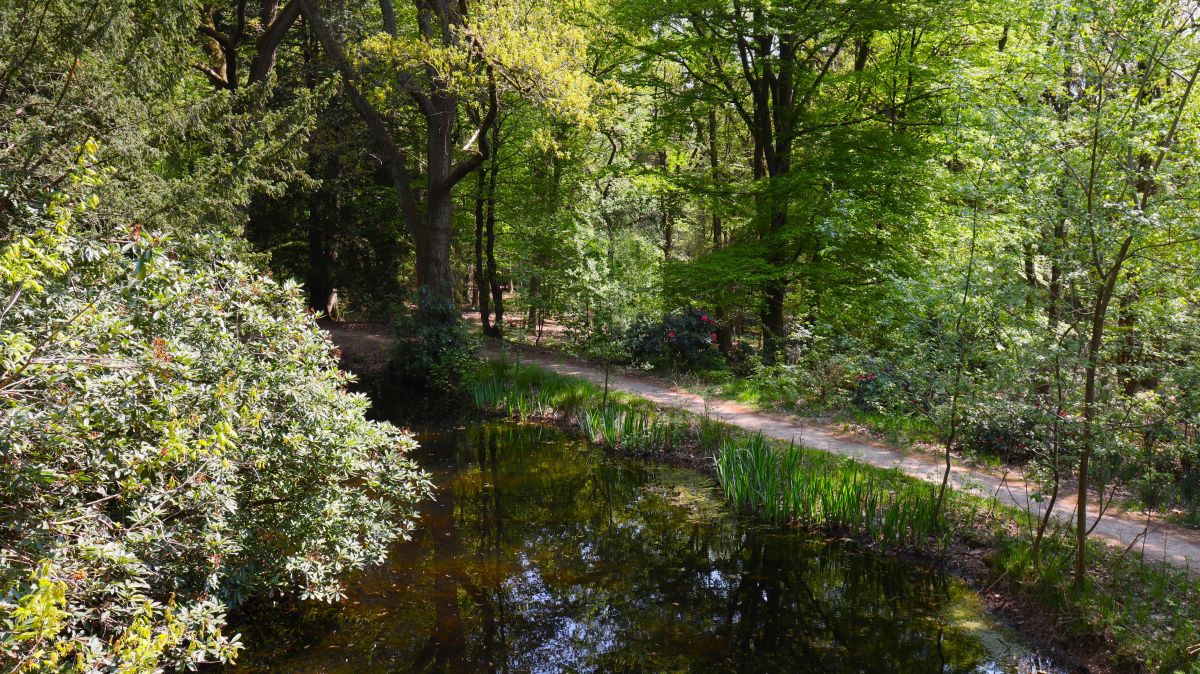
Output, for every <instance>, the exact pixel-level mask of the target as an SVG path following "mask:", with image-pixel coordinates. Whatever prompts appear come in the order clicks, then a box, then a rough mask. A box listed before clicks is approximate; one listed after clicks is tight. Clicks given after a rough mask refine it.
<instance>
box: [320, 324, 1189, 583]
mask: <svg viewBox="0 0 1200 674" xmlns="http://www.w3.org/2000/svg"><path fill="white" fill-rule="evenodd" d="M322 327H323V328H325V329H326V330H329V332H330V334H331V336H332V338H333V341H334V343H335V344H337V346H338V347H339V348H340V349H341V352H342V354H341V358H342V365H343V367H344V368H345V369H347V370H349V371H351V372H356V373H359V374H379V373H382V372H383V371H384V368H385V365H386V362H387V357H388V354H389V352H390V346H391V343H392V337H391V335H390V334H389V332H388V329H387V327H386V326H381V325H368V324H346V323H339V324H334V323H323V324H322ZM484 355H485V356H486V357H488V358H491V359H499V358H508V359H510V360H513V361H517V362H520V363H522V364H524V365H534V366H537V367H541V368H544V369H546V370H550V371H553V372H556V373H558V374H562V375H566V376H570V377H578V378H580V379H584V380H587V381H589V382H592V383H594V384H599V385H601V386H603V385H604V379H605V375H604V369H603V368H602V367H599V366H597V365H593V364H590V363H587V362H585V361H583V360H581V359H579V358H576V357H573V356H570V355H567V354H564V353H562V352H559V351H556V350H553V349H550V348H545V347H533V346H520V345H513V344H499V343H496V342H489V343H488V344H487V345H486V346H485V348H484ZM608 385H609V387H610V388H611V389H613V390H618V391H623V392H626V393H629V394H632V395H636V396H639V397H641V398H645V399H647V400H650V401H652V402H654V403H656V404H658V405H660V406H662V407H670V408H674V409H678V410H683V411H686V412H691V413H694V414H699V415H707V416H709V417H711V418H713V419H717V420H720V421H723V422H725V423H727V424H730V425H732V426H737V427H740V428H742V429H745V430H748V431H750V432H754V433H761V434H763V435H764V436H767V437H770V438H775V439H779V440H783V441H785V442H791V441H794V442H795V443H796V444H798V445H804V446H805V447H810V448H812V449H818V450H822V451H825V452H830V453H832V454H838V455H842V456H847V457H851V458H853V459H856V460H858V461H862V462H864V463H868V464H871V465H873V466H878V467H881V468H895V469H898V470H900V471H901V472H903V473H906V474H908V475H911V476H914V477H917V478H919V479H922V480H926V481H929V482H940V481H941V479H942V474H943V471H944V470H945V464H944V463H943V462H941V461H939V460H938V457H936V456H933V455H931V454H929V453H926V452H917V451H912V450H906V449H903V448H899V447H895V446H889V445H887V444H884V443H881V442H878V441H876V440H873V439H869V438H865V437H863V436H860V435H857V434H852V433H847V432H845V431H841V430H838V429H836V428H833V427H831V426H829V425H826V424H822V423H819V422H815V421H813V420H810V419H802V418H799V417H795V416H791V415H783V414H776V413H769V412H764V411H761V410H757V409H754V408H752V407H750V406H747V405H744V404H742V403H738V402H734V401H730V400H722V399H717V398H706V397H703V396H700V395H697V394H695V393H690V392H688V391H685V390H682V389H680V388H677V387H675V386H672V385H671V384H670V383H668V382H664V381H662V380H658V379H654V378H651V377H646V376H640V375H635V374H630V373H625V372H619V371H616V370H614V371H612V372H610V374H609V381H608ZM950 481H951V484H952V485H953V486H954V487H955V488H956V489H960V490H964V491H968V492H970V493H974V494H978V495H981V496H986V497H995V498H996V499H997V500H999V501H1000V502H1001V503H1003V504H1005V505H1011V506H1015V507H1017V508H1021V509H1023V510H1028V511H1030V512H1037V513H1039V514H1040V513H1042V511H1043V510H1042V509H1043V507H1044V506H1043V504H1042V503H1039V502H1038V501H1036V500H1035V499H1034V494H1035V493H1037V486H1036V485H1034V484H1032V483H1030V482H1028V481H1026V480H1025V479H1024V478H1023V477H1021V476H1020V475H1019V471H1016V470H1011V471H1006V472H1003V473H993V472H991V471H985V470H982V469H978V468H974V467H967V466H962V465H953V466H952V468H951V475H950ZM1076 506H1077V504H1076V500H1075V498H1074V495H1073V494H1069V493H1068V494H1060V496H1059V498H1058V501H1057V502H1056V503H1055V506H1054V517H1055V518H1057V519H1060V520H1062V521H1063V522H1067V523H1072V522H1074V521H1075V517H1076ZM1099 515H1100V512H1099V510H1098V509H1097V508H1095V507H1093V506H1089V507H1088V521H1089V525H1088V526H1093V525H1094V528H1093V529H1092V536H1093V537H1095V538H1098V539H1100V540H1103V541H1105V542H1107V543H1108V544H1110V545H1113V546H1116V547H1119V548H1121V549H1140V550H1141V551H1142V553H1143V557H1144V559H1145V560H1147V561H1155V560H1161V561H1165V562H1167V563H1169V564H1172V565H1174V566H1177V567H1180V568H1184V569H1187V570H1188V571H1189V572H1191V573H1192V574H1200V532H1196V531H1192V530H1188V529H1184V528H1181V527H1177V526H1173V525H1170V524H1167V523H1164V522H1162V521H1161V520H1159V519H1157V518H1155V517H1152V516H1147V515H1145V514H1140V513H1130V512H1115V511H1113V510H1112V509H1109V510H1108V511H1106V512H1105V513H1104V515H1103V517H1101V518H1100V521H1099V522H1096V519H1097V517H1098V516H1099Z"/></svg>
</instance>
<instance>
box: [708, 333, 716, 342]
mask: <svg viewBox="0 0 1200 674" xmlns="http://www.w3.org/2000/svg"><path fill="white" fill-rule="evenodd" d="M709 337H711V338H712V341H714V342H715V341H717V333H715V332H714V333H712V334H711V335H709Z"/></svg>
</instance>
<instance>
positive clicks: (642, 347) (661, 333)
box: [625, 308, 722, 368]
mask: <svg viewBox="0 0 1200 674" xmlns="http://www.w3.org/2000/svg"><path fill="white" fill-rule="evenodd" d="M625 344H626V349H627V351H628V352H629V354H630V358H631V359H632V360H633V362H634V363H635V364H637V365H646V366H654V367H656V366H663V365H674V366H677V367H685V368H706V367H713V366H716V365H717V364H719V363H721V362H722V357H721V352H720V350H719V348H718V346H717V321H716V319H715V318H713V317H711V316H709V315H708V313H707V312H705V311H704V310H702V309H696V308H689V309H685V310H683V311H680V312H677V313H671V314H667V315H665V316H663V318H662V319H661V320H659V321H656V320H650V319H645V318H643V319H642V320H640V321H638V322H635V323H634V324H633V325H632V326H631V327H630V328H629V331H628V332H627V333H626V336H625Z"/></svg>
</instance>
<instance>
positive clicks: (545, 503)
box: [294, 424, 983, 674]
mask: <svg viewBox="0 0 1200 674" xmlns="http://www.w3.org/2000/svg"><path fill="white" fill-rule="evenodd" d="M424 442H425V444H426V449H425V451H424V452H423V453H424V454H425V455H426V456H428V457H430V458H429V459H427V460H426V463H427V464H428V465H430V466H431V467H433V468H434V469H435V473H436V475H437V479H438V481H439V484H440V490H439V493H438V499H437V501H436V503H427V504H425V506H424V507H423V508H422V517H423V520H422V525H421V530H420V532H419V534H418V536H417V538H416V539H415V540H414V541H413V542H411V543H409V544H405V545H401V546H399V547H398V548H397V550H396V554H395V556H394V558H393V560H392V561H391V562H390V563H389V564H388V565H386V566H385V567H384V568H383V569H381V570H378V571H375V572H371V573H368V574H364V576H363V578H362V579H361V580H360V582H359V583H357V584H356V586H355V588H354V589H353V591H352V593H351V600H352V601H351V604H350V607H349V608H347V609H346V611H344V618H343V619H342V620H343V624H344V626H345V629H343V630H342V631H341V633H340V634H339V635H338V636H337V637H336V638H334V637H331V638H330V639H328V640H327V643H324V644H320V646H324V647H325V648H324V649H322V648H316V649H312V650H310V651H309V652H308V653H309V654H307V655H305V656H304V662H307V663H309V664H310V665H313V666H314V667H315V668H316V669H310V671H317V670H319V671H329V672H335V671H338V672H340V671H345V672H355V673H356V674H365V673H366V672H374V671H397V670H401V671H402V670H404V669H410V670H411V671H439V672H440V671H463V670H469V671H495V672H508V671H561V670H562V669H564V668H566V667H567V666H569V667H570V668H571V669H574V670H577V671H596V670H599V671H654V670H672V669H674V670H679V669H711V670H714V671H721V670H738V671H751V670H758V671H780V670H795V669H796V668H797V667H802V668H803V669H804V670H805V671H830V672H842V671H934V670H937V671H947V672H954V671H968V670H969V669H970V667H969V665H973V664H975V663H976V662H977V661H978V660H979V659H980V657H981V656H982V655H983V652H982V649H981V647H980V646H978V644H977V642H976V641H975V640H973V639H970V638H967V637H965V636H964V635H962V634H961V633H958V632H956V631H955V630H954V629H953V628H952V627H946V626H944V625H942V624H940V622H941V621H940V620H939V619H938V606H939V603H940V602H942V601H943V600H944V598H945V597H946V596H947V594H948V587H947V582H946V580H945V579H944V578H943V577H942V576H940V575H938V574H934V573H925V572H920V571H916V570H914V569H913V568H912V567H911V566H909V565H907V564H904V563H902V562H898V561H896V560H889V559H886V558H873V557H871V556H867V555H863V554H858V553H855V552H853V551H852V550H851V549H849V548H848V547H846V546H842V545H840V544H837V543H828V542H823V541H819V540H813V539H811V538H808V537H805V536H803V535H801V534H798V533H773V532H771V531H769V530H756V529H753V528H749V527H746V526H744V525H739V524H738V523H736V522H733V521H731V520H729V519H724V520H720V521H716V522H697V521H693V520H690V519H689V517H688V514H687V513H686V512H685V511H684V509H682V508H680V507H678V506H674V505H672V504H671V503H669V502H668V499H667V498H666V496H665V495H664V494H663V493H662V492H661V490H654V489H648V488H647V487H648V486H649V485H651V484H652V482H653V471H652V470H650V469H648V468H646V467H642V466H639V465H636V464H630V463H628V462H623V461H618V460H613V459H611V458H609V457H607V456H605V455H604V454H602V453H600V452H598V451H594V450H592V449H590V448H587V447H585V446H584V445H582V444H581V443H578V442H575V441H571V440H567V439H564V438H563V437H562V435H561V434H560V433H559V432H557V431H556V430H554V429H550V428H545V427H540V426H532V425H514V424H499V425H490V426H484V427H478V428H470V429H468V430H467V431H466V432H464V433H458V434H455V435H453V436H449V435H448V436H445V437H443V438H441V439H439V438H430V439H426V440H424ZM439 463H440V464H441V467H440V468H439V467H438V466H437V464H439ZM322 650H326V651H329V652H330V653H336V658H335V657H333V655H330V656H329V660H323V661H322V660H320V658H321V657H322V656H321V655H319V654H318V653H319V652H321V651H322ZM335 660H336V661H337V663H338V665H337V666H333V665H331V664H330V663H331V662H333V661H335ZM318 661H319V662H320V664H319V665H317V664H316V663H318ZM942 663H949V664H946V665H944V666H943V664H942ZM294 669H297V670H303V669H304V667H303V666H297V667H295V668H294Z"/></svg>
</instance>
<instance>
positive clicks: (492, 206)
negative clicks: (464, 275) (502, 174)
mask: <svg viewBox="0 0 1200 674" xmlns="http://www.w3.org/2000/svg"><path fill="white" fill-rule="evenodd" d="M498 128H499V127H498V126H496V127H493V134H495V135H494V136H493V138H495V137H496V136H498ZM492 146H493V147H495V146H496V141H495V140H494V141H493V144H492ZM498 171H499V169H498V167H497V166H496V160H495V157H493V158H492V162H491V166H490V167H489V168H488V188H487V219H486V221H485V230H484V240H485V246H486V254H487V283H488V287H489V288H490V289H491V291H492V307H493V309H494V310H495V312H496V320H495V321H494V322H493V323H492V328H491V332H490V333H489V334H490V335H491V336H493V337H496V338H499V337H501V336H503V334H504V289H503V288H501V287H500V279H498V278H497V277H496V180H497V173H498ZM481 292H484V291H482V290H481Z"/></svg>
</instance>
